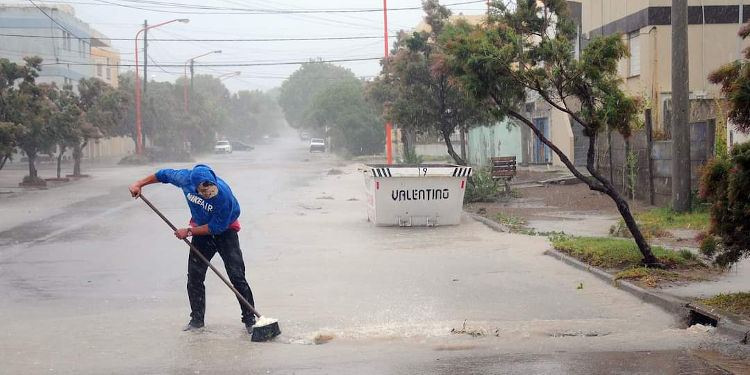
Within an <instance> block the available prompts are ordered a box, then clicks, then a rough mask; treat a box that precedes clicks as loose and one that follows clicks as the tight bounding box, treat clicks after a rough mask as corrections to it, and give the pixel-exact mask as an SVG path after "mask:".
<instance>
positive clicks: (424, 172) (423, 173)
mask: <svg viewBox="0 0 750 375" xmlns="http://www.w3.org/2000/svg"><path fill="white" fill-rule="evenodd" d="M420 174H421V175H422V176H427V168H422V170H421V171H420Z"/></svg>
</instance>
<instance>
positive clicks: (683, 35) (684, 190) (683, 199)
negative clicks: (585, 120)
mask: <svg viewBox="0 0 750 375" xmlns="http://www.w3.org/2000/svg"><path fill="white" fill-rule="evenodd" d="M688 73H689V71H688V4H687V0H674V1H672V209H674V210H675V211H676V212H688V211H690V200H691V196H690V193H691V189H690V172H691V171H690V100H689V90H690V84H689V75H688Z"/></svg>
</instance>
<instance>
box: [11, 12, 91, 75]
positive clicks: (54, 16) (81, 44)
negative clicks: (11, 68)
mask: <svg viewBox="0 0 750 375" xmlns="http://www.w3.org/2000/svg"><path fill="white" fill-rule="evenodd" d="M40 8H41V9H38V8H36V7H34V6H31V5H30V6H26V5H0V57H4V58H7V59H8V60H10V61H12V62H15V63H23V58H24V57H26V56H39V57H41V58H42V59H43V61H42V71H41V72H40V74H39V78H38V82H42V83H53V82H54V83H55V84H56V85H57V86H58V87H62V86H63V85H66V84H70V85H73V86H74V87H76V86H77V82H78V80H80V79H81V78H88V77H90V76H91V73H90V70H91V69H90V67H89V64H90V61H91V52H90V51H91V39H90V28H89V26H88V24H86V23H84V22H83V21H81V20H79V19H78V18H76V17H75V11H74V10H73V7H71V6H69V5H55V6H41V5H40ZM45 14H46V15H45Z"/></svg>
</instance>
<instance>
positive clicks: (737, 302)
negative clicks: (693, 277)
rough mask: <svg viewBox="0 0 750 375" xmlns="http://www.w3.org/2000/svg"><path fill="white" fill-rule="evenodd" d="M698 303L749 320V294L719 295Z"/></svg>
mask: <svg viewBox="0 0 750 375" xmlns="http://www.w3.org/2000/svg"><path fill="white" fill-rule="evenodd" d="M698 301H700V302H701V303H702V304H704V305H706V306H711V307H716V308H718V309H722V310H725V311H729V312H731V313H734V314H737V315H742V316H745V317H748V318H750V292H740V293H731V294H719V295H718V296H716V297H713V298H706V299H700V300H698Z"/></svg>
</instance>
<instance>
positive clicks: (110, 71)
mask: <svg viewBox="0 0 750 375" xmlns="http://www.w3.org/2000/svg"><path fill="white" fill-rule="evenodd" d="M106 70H107V80H110V79H112V68H111V67H110V66H109V57H107V68H106Z"/></svg>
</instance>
